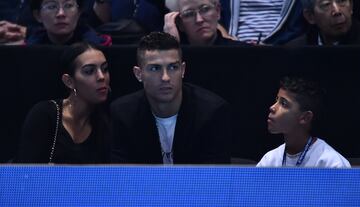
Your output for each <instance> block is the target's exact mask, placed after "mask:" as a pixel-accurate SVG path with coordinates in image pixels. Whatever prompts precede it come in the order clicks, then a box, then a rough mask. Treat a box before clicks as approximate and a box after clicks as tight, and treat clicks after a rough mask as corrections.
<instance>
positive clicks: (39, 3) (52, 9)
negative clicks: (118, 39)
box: [26, 0, 112, 46]
mask: <svg viewBox="0 0 360 207" xmlns="http://www.w3.org/2000/svg"><path fill="white" fill-rule="evenodd" d="M30 7H31V10H32V12H33V15H34V17H35V18H36V20H37V21H38V22H40V23H42V25H43V27H40V28H39V29H38V30H34V31H33V33H32V34H29V36H28V38H27V40H26V44H28V45H33V44H54V45H70V44H73V43H75V42H81V41H87V42H90V43H92V44H96V45H103V46H110V45H111V43H112V40H111V37H110V36H107V35H98V34H97V33H96V32H95V30H93V29H92V28H91V27H90V26H88V25H87V24H85V23H84V22H83V21H81V19H80V15H81V12H82V1H81V0H31V2H30Z"/></svg>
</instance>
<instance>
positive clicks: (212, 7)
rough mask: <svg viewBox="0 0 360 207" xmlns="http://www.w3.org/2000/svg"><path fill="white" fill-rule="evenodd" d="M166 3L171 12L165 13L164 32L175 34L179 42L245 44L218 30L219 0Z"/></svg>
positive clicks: (181, 0)
mask: <svg viewBox="0 0 360 207" xmlns="http://www.w3.org/2000/svg"><path fill="white" fill-rule="evenodd" d="M166 4H167V6H168V7H169V8H170V9H171V10H173V12H170V13H168V14H166V15H165V19H164V22H165V23H164V32H167V33H169V34H171V35H173V36H175V37H176V38H177V39H178V40H179V41H180V43H182V44H190V45H234V44H235V45H243V44H245V43H242V42H239V41H234V40H231V39H228V38H224V37H223V35H222V34H221V32H220V31H219V30H218V21H219V19H220V3H219V0H197V1H193V0H171V1H170V0H168V1H166ZM170 5H171V6H170Z"/></svg>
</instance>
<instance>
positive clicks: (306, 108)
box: [257, 77, 351, 168]
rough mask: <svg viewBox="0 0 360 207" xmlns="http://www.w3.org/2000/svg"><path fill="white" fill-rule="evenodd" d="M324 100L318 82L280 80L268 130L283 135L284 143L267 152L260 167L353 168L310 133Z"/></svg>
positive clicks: (269, 118)
mask: <svg viewBox="0 0 360 207" xmlns="http://www.w3.org/2000/svg"><path fill="white" fill-rule="evenodd" d="M322 99H323V89H321V88H320V87H319V86H318V85H317V84H316V83H315V82H312V81H309V80H305V79H302V78H295V77H285V78H284V79H283V80H282V81H281V82H280V89H279V92H278V94H277V97H276V102H275V103H274V104H273V105H272V106H271V107H270V113H269V116H268V120H267V122H268V130H269V132H270V133H272V134H279V133H281V134H283V135H284V140H285V143H284V144H282V145H281V146H279V147H278V148H276V149H273V150H271V151H269V152H267V153H266V154H265V155H264V156H263V158H262V159H261V160H260V162H259V163H258V164H257V167H281V166H291V167H295V166H299V167H334V168H348V167H351V166H350V164H349V162H348V161H347V160H346V159H345V158H344V157H343V156H342V155H341V154H339V153H338V152H337V151H335V150H334V149H333V148H332V147H331V146H330V145H328V144H327V143H326V142H325V141H324V140H322V139H320V138H318V137H313V136H312V135H311V127H312V124H313V122H314V121H316V119H317V118H318V117H319V111H320V109H321V106H322Z"/></svg>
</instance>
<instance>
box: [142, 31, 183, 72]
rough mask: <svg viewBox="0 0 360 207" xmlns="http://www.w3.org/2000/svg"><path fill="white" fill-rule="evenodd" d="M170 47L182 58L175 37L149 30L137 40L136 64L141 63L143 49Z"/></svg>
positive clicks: (167, 48) (169, 48) (166, 48)
mask: <svg viewBox="0 0 360 207" xmlns="http://www.w3.org/2000/svg"><path fill="white" fill-rule="evenodd" d="M171 49H175V50H178V52H179V56H180V59H182V52H181V47H180V44H179V42H178V41H177V40H176V39H175V37H173V36H172V35H170V34H168V33H165V32H151V33H150V34H148V35H146V36H144V37H143V38H141V40H140V42H139V45H138V48H137V53H136V57H137V61H138V64H139V65H141V63H142V60H143V57H144V53H145V51H154V50H171Z"/></svg>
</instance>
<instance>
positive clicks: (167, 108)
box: [149, 94, 182, 118]
mask: <svg viewBox="0 0 360 207" xmlns="http://www.w3.org/2000/svg"><path fill="white" fill-rule="evenodd" d="M181 102H182V94H180V95H179V96H178V98H176V99H175V100H173V101H171V102H165V103H159V102H155V101H152V100H149V103H150V107H151V110H152V112H153V113H154V115H155V116H157V117H160V118H167V117H171V116H174V115H176V114H177V113H178V112H179V110H180V106H181Z"/></svg>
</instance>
